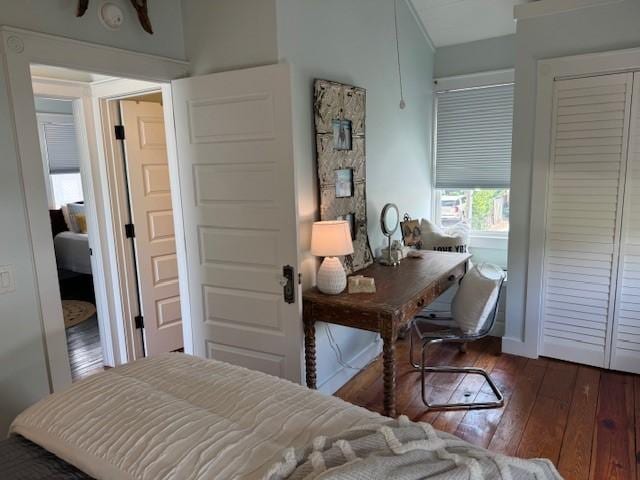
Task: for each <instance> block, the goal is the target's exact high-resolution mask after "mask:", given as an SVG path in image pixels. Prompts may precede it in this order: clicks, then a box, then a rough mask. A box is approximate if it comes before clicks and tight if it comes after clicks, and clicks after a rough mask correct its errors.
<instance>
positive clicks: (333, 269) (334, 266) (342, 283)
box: [318, 257, 347, 295]
mask: <svg viewBox="0 0 640 480" xmlns="http://www.w3.org/2000/svg"><path fill="white" fill-rule="evenodd" d="M346 287H347V274H346V273H345V271H344V268H343V267H342V263H341V262H340V260H339V259H338V258H337V257H326V258H325V259H324V261H323V262H322V265H320V270H318V290H320V291H321V292H322V293H326V294H328V295H338V294H339V293H342V292H343V291H344V289H345V288H346Z"/></svg>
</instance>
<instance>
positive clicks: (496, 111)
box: [435, 84, 513, 235]
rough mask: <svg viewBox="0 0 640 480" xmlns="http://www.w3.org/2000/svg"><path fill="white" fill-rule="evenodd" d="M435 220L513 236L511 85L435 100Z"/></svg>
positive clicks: (442, 94) (440, 96)
mask: <svg viewBox="0 0 640 480" xmlns="http://www.w3.org/2000/svg"><path fill="white" fill-rule="evenodd" d="M436 109H437V110H436V125H437V127H436V155H435V172H436V173H435V187H436V212H435V218H436V219H437V221H439V222H440V224H441V225H442V226H445V227H446V226H451V225H454V224H456V223H459V222H466V223H468V224H469V226H470V227H471V230H472V231H473V232H476V233H483V234H489V235H500V234H502V235H504V234H506V232H508V231H509V186H510V177H511V132H512V124H513V85H512V84H509V85H497V86H488V87H479V88H468V89H460V90H451V91H445V92H439V93H437V94H436Z"/></svg>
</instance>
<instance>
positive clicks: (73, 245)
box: [49, 204, 91, 275]
mask: <svg viewBox="0 0 640 480" xmlns="http://www.w3.org/2000/svg"><path fill="white" fill-rule="evenodd" d="M84 208H85V207H84V205H83V204H68V205H64V206H63V207H62V208H61V209H58V210H49V216H50V219H51V230H52V233H53V247H54V250H55V253H56V263H57V265H58V269H60V270H67V271H69V272H75V273H81V274H85V275H91V254H90V250H89V235H88V233H87V224H86V216H85V212H84Z"/></svg>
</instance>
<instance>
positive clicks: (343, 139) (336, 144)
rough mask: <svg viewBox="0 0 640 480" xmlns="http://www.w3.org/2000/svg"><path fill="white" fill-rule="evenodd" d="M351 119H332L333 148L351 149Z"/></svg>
mask: <svg viewBox="0 0 640 480" xmlns="http://www.w3.org/2000/svg"><path fill="white" fill-rule="evenodd" d="M351 148H352V147H351V120H334V121H333V149H334V150H351Z"/></svg>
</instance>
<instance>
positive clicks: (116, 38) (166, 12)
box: [0, 0, 184, 59]
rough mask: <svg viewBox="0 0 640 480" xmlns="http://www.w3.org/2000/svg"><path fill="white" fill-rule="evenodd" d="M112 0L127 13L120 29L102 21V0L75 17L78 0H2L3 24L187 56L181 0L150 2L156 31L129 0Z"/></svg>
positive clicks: (132, 48)
mask: <svg viewBox="0 0 640 480" xmlns="http://www.w3.org/2000/svg"><path fill="white" fill-rule="evenodd" d="M111 1H112V2H113V3H115V4H117V5H119V6H120V7H121V8H122V11H123V12H124V14H125V18H124V25H123V26H122V28H120V29H119V30H118V31H111V30H108V29H106V28H105V27H104V26H103V25H102V23H101V22H100V19H99V18H98V9H99V7H100V5H101V4H102V3H103V2H99V1H96V0H94V1H92V2H89V8H88V10H87V12H86V13H85V14H84V16H82V17H80V18H76V7H77V5H78V2H77V0H24V1H16V0H0V25H3V26H10V27H18V28H24V29H26V30H33V31H34V32H42V33H49V34H52V35H60V36H62V37H69V38H77V39H79V40H85V41H87V42H92V43H98V44H101V45H109V46H112V47H120V48H125V49H127V50H135V51H138V52H145V53H152V54H156V55H163V56H166V57H173V58H178V59H184V35H183V34H182V13H181V9H180V2H179V1H176V0H153V1H152V2H149V17H150V19H151V24H152V25H153V31H154V34H153V35H149V34H148V33H146V32H145V31H144V30H142V27H141V26H140V23H139V22H138V16H137V14H136V12H135V9H134V8H133V5H132V4H131V2H130V1H129V0H111Z"/></svg>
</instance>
